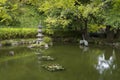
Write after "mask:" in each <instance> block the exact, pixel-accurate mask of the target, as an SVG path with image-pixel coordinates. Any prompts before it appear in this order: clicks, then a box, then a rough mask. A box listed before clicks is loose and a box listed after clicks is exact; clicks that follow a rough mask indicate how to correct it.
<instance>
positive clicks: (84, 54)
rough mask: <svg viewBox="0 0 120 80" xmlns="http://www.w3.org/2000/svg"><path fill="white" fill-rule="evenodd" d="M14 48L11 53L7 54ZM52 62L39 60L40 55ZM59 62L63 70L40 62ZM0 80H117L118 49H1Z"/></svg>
mask: <svg viewBox="0 0 120 80" xmlns="http://www.w3.org/2000/svg"><path fill="white" fill-rule="evenodd" d="M10 51H14V54H15V55H14V56H11V55H9V52H10ZM38 52H39V53H42V54H43V55H50V56H52V57H54V58H55V61H40V60H39V57H40V55H38V54H36V53H38ZM48 63H58V64H60V65H62V66H64V68H65V70H64V71H58V72H49V71H47V70H45V69H43V68H42V67H41V65H43V64H48ZM0 80H120V50H118V49H114V48H112V47H108V46H97V45H91V46H90V47H88V48H85V47H81V46H78V45H55V46H53V47H50V48H49V49H46V50H43V49H42V50H40V49H34V50H31V49H28V48H27V47H24V46H20V47H3V48H0Z"/></svg>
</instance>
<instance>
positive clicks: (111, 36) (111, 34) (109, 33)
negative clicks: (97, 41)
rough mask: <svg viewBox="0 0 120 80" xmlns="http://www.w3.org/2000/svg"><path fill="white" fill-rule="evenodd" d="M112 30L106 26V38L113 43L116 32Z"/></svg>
mask: <svg viewBox="0 0 120 80" xmlns="http://www.w3.org/2000/svg"><path fill="white" fill-rule="evenodd" d="M110 29H111V26H110V25H107V26H106V38H107V41H109V42H112V41H113V39H114V30H110Z"/></svg>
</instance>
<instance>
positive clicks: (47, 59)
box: [39, 56, 55, 61]
mask: <svg viewBox="0 0 120 80" xmlns="http://www.w3.org/2000/svg"><path fill="white" fill-rule="evenodd" d="M39 59H40V60H42V61H53V60H55V59H54V58H52V57H51V56H41V57H40V58H39Z"/></svg>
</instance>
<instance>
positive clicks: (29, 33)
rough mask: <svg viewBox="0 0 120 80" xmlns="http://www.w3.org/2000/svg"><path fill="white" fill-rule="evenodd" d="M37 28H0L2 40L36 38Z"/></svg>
mask: <svg viewBox="0 0 120 80" xmlns="http://www.w3.org/2000/svg"><path fill="white" fill-rule="evenodd" d="M36 35H37V29H36V28H0V40H4V39H15V38H35V37H36Z"/></svg>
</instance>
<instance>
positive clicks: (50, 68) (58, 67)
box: [42, 64, 65, 72]
mask: <svg viewBox="0 0 120 80" xmlns="http://www.w3.org/2000/svg"><path fill="white" fill-rule="evenodd" d="M42 67H43V68H44V69H46V70H48V71H51V72H55V71H63V70H65V69H64V68H63V66H61V65H60V64H45V65H42Z"/></svg>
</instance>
